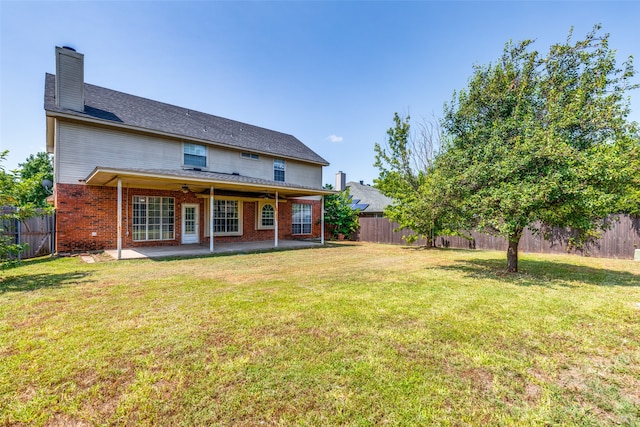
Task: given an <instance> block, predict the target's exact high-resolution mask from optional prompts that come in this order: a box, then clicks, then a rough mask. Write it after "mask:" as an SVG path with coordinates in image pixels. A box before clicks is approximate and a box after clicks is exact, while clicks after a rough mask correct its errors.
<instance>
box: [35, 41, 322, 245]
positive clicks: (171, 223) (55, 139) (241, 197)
mask: <svg viewBox="0 0 640 427" xmlns="http://www.w3.org/2000/svg"><path fill="white" fill-rule="evenodd" d="M55 52H56V75H55V76H54V75H51V74H46V76H45V96H44V109H45V112H46V141H47V152H49V153H52V154H53V156H54V181H55V185H54V207H55V212H56V251H57V252H59V253H60V252H75V251H88V250H104V249H117V250H118V254H120V251H121V249H122V248H123V247H124V248H136V247H141V246H167V245H186V244H207V243H208V244H209V246H210V249H211V251H213V250H214V241H217V242H239V241H258V240H273V241H274V246H277V245H278V239H308V238H318V239H321V241H322V242H324V222H323V213H322V206H323V198H324V195H326V194H329V193H331V191H327V190H325V189H323V188H322V168H323V166H327V165H328V163H327V161H326V160H324V159H323V158H322V157H320V156H319V155H318V154H316V153H315V152H313V151H312V150H311V149H309V148H308V147H307V146H306V145H304V144H303V143H302V142H301V141H299V140H298V139H297V138H295V137H294V136H292V135H288V134H285V133H281V132H276V131H273V130H269V129H264V128H261V127H258V126H253V125H249V124H246V123H240V122H237V121H234V120H229V119H225V118H222V117H217V116H213V115H210V114H206V113H202V112H198V111H193V110H190V109H188V108H183V107H177V106H174V105H169V104H165V103H162V102H158V101H153V100H149V99H145V98H141V97H137V96H134V95H130V94H126V93H122V92H117V91H115V90H111V89H107V88H104V87H99V86H94V85H90V84H87V83H85V82H84V55H83V54H81V53H78V52H76V51H75V50H74V49H71V48H67V47H62V48H60V47H56V49H55ZM318 219H320V221H319V222H318V221H317V220H318Z"/></svg>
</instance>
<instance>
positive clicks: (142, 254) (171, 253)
mask: <svg viewBox="0 0 640 427" xmlns="http://www.w3.org/2000/svg"><path fill="white" fill-rule="evenodd" d="M322 246H323V243H322V242H320V241H313V240H280V242H279V244H278V249H302V248H318V247H322ZM270 249H275V248H274V245H273V241H272V240H263V241H258V242H234V243H217V244H216V245H215V249H214V250H213V252H212V251H211V249H210V247H209V245H181V246H153V247H147V248H129V249H122V250H121V251H120V259H121V260H127V259H143V258H170V257H193V256H204V255H211V254H219V253H242V252H255V251H266V250H270ZM104 252H105V253H106V254H107V255H109V256H111V257H112V258H113V259H118V250H117V249H111V250H106V251H104Z"/></svg>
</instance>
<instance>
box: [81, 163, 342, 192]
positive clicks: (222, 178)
mask: <svg viewBox="0 0 640 427" xmlns="http://www.w3.org/2000/svg"><path fill="white" fill-rule="evenodd" d="M101 170H115V169H114V168H106V167H101V166H98V167H96V168H95V169H94V170H93V171H92V172H91V173H90V174H89V176H88V177H87V180H89V179H90V178H91V176H92V175H94V174H95V173H96V172H98V171H101ZM117 170H118V171H120V172H123V173H127V172H128V173H132V174H148V175H158V176H166V177H172V178H196V179H199V180H202V181H203V182H208V181H217V182H229V183H236V184H253V185H258V186H259V185H262V186H267V187H281V188H283V189H297V190H312V191H315V192H320V193H326V194H330V193H332V191H330V190H325V189H323V188H316V187H309V186H305V185H299V184H292V183H285V182H280V181H270V180H268V179H262V178H253V177H250V176H244V175H237V174H230V173H221V172H210V171H196V170H190V169H143V168H136V169H131V168H117Z"/></svg>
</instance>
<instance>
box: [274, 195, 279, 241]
mask: <svg viewBox="0 0 640 427" xmlns="http://www.w3.org/2000/svg"><path fill="white" fill-rule="evenodd" d="M278 214H279V210H278V192H277V191H276V213H275V215H274V220H273V236H274V246H273V247H274V248H277V247H278Z"/></svg>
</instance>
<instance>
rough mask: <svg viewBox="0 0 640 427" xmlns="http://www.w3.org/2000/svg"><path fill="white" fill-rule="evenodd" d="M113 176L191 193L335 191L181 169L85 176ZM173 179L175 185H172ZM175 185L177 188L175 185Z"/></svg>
mask: <svg viewBox="0 0 640 427" xmlns="http://www.w3.org/2000/svg"><path fill="white" fill-rule="evenodd" d="M117 178H121V179H122V180H123V181H124V182H127V183H132V184H142V185H144V186H145V188H158V189H169V187H172V188H171V189H174V190H178V189H180V185H181V184H186V185H188V187H189V188H190V189H191V191H194V192H200V191H205V190H208V189H209V187H210V186H211V185H214V184H215V186H216V191H219V190H243V191H247V190H251V191H256V192H269V193H274V192H276V191H278V192H280V193H281V194H283V195H288V196H292V197H295V196H310V195H323V194H331V193H335V192H334V191H332V190H327V189H323V188H315V187H307V186H303V185H297V184H291V183H284V182H280V181H270V180H267V179H261V178H252V177H248V176H244V175H237V174H228V173H220V172H208V171H197V170H184V169H130V168H112V167H101V166H98V167H96V168H95V169H94V170H93V171H92V172H91V173H90V174H89V176H87V178H86V179H85V182H86V183H87V184H88V185H104V186H116V185H117ZM176 182H177V183H178V184H176ZM176 185H177V187H176ZM173 187H175V188H173Z"/></svg>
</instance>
